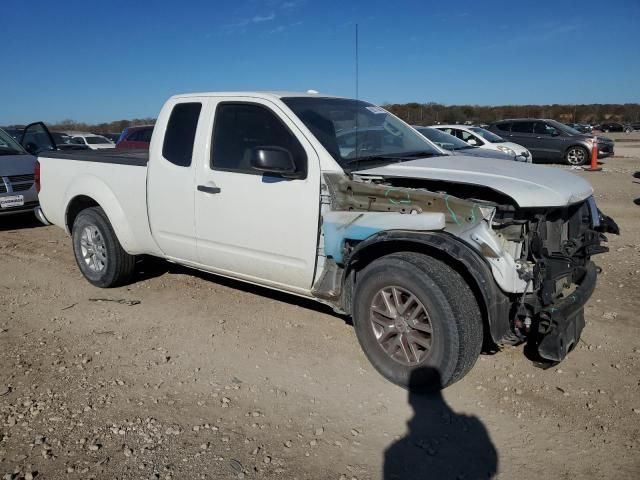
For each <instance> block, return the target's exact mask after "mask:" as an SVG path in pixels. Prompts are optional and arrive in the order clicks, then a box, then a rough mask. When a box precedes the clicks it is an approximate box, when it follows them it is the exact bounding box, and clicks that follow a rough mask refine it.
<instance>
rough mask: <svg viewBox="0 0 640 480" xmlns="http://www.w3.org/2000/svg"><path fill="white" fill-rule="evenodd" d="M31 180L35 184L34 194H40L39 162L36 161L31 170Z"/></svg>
mask: <svg viewBox="0 0 640 480" xmlns="http://www.w3.org/2000/svg"><path fill="white" fill-rule="evenodd" d="M33 179H34V180H35V183H36V192H37V193H40V162H39V161H38V160H36V166H35V168H34V170H33Z"/></svg>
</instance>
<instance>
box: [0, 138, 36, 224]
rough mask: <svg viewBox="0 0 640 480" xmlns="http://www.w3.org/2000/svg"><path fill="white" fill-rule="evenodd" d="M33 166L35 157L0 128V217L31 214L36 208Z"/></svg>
mask: <svg viewBox="0 0 640 480" xmlns="http://www.w3.org/2000/svg"><path fill="white" fill-rule="evenodd" d="M35 164H36V157H34V156H33V155H30V154H29V153H28V152H27V151H26V150H25V149H24V148H23V147H22V145H20V144H19V143H18V142H17V141H16V139H15V138H13V136H11V135H10V134H9V133H7V132H5V131H4V130H2V129H0V216H4V215H11V214H15V213H24V212H29V211H33V210H34V209H35V208H36V207H37V206H38V194H37V192H36V188H35V185H34V169H35Z"/></svg>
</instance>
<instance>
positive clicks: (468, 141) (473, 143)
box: [467, 138, 478, 147]
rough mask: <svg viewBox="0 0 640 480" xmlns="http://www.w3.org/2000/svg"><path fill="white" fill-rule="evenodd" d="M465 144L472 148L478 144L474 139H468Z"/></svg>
mask: <svg viewBox="0 0 640 480" xmlns="http://www.w3.org/2000/svg"><path fill="white" fill-rule="evenodd" d="M467 143H468V144H469V145H473V146H474V147H475V146H476V145H478V142H476V139H475V138H470V139H469V140H467Z"/></svg>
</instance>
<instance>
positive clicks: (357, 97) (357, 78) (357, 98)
mask: <svg viewBox="0 0 640 480" xmlns="http://www.w3.org/2000/svg"><path fill="white" fill-rule="evenodd" d="M358 73H359V72H358V24H357V23H356V100H359V99H360V97H359V96H358V80H359V76H358Z"/></svg>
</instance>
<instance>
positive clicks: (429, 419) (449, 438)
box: [383, 368, 498, 480]
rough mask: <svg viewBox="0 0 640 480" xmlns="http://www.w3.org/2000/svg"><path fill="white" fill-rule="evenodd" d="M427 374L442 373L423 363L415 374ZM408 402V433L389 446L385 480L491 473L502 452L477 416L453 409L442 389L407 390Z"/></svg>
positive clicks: (463, 478)
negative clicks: (429, 390)
mask: <svg viewBox="0 0 640 480" xmlns="http://www.w3.org/2000/svg"><path fill="white" fill-rule="evenodd" d="M425 374H426V375H428V376H432V375H433V376H437V378H438V379H439V378H440V375H439V374H438V372H437V371H436V370H435V369H433V368H423V369H420V370H417V371H416V372H415V377H414V375H412V376H411V379H412V380H413V379H414V378H416V377H418V376H420V377H421V376H423V375H425ZM409 404H410V405H411V406H412V407H413V410H414V414H413V417H412V418H411V420H410V421H409V423H408V424H407V425H408V428H409V432H408V433H407V435H406V436H404V437H403V438H401V439H399V440H398V441H396V442H395V443H393V444H392V445H391V446H390V447H389V448H388V449H387V450H386V451H385V454H384V467H383V473H384V480H430V479H433V480H447V479H453V480H476V479H488V478H493V476H494V475H495V474H496V473H497V469H498V453H497V451H496V449H495V446H494V445H493V443H492V442H491V439H490V438H489V434H488V433H487V429H486V428H485V427H484V425H483V424H482V422H481V421H480V420H479V419H478V418H476V417H469V416H466V415H460V414H457V413H455V412H454V411H453V410H451V408H450V407H449V406H448V405H447V404H446V402H445V401H444V398H443V397H442V393H441V392H440V391H439V390H438V391H437V392H435V393H427V394H419V393H409Z"/></svg>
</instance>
